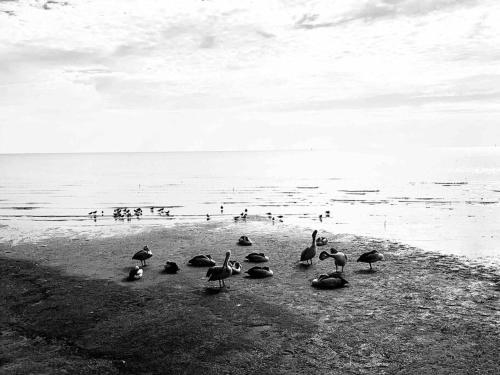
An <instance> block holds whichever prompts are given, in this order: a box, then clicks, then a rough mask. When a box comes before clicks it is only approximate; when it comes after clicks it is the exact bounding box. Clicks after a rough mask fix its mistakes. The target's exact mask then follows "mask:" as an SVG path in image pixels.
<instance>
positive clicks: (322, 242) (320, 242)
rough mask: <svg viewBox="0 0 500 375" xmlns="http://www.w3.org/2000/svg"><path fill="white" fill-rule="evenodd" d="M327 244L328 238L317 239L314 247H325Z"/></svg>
mask: <svg viewBox="0 0 500 375" xmlns="http://www.w3.org/2000/svg"><path fill="white" fill-rule="evenodd" d="M327 243H328V238H326V237H319V238H317V239H316V246H325V245H326V244H327Z"/></svg>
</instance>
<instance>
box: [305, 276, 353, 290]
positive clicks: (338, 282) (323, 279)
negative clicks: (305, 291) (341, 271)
mask: <svg viewBox="0 0 500 375" xmlns="http://www.w3.org/2000/svg"><path fill="white" fill-rule="evenodd" d="M348 283H349V282H348V281H347V280H346V279H344V278H343V277H342V276H340V275H338V274H337V273H335V272H332V273H329V274H322V275H319V276H318V277H317V278H316V279H314V280H313V281H312V283H311V284H312V286H314V287H316V288H323V289H335V288H342V287H343V286H344V285H345V284H348Z"/></svg>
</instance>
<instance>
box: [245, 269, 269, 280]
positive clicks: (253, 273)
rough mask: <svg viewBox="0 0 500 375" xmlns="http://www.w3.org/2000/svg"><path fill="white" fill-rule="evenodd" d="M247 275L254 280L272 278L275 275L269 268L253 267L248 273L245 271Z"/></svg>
mask: <svg viewBox="0 0 500 375" xmlns="http://www.w3.org/2000/svg"><path fill="white" fill-rule="evenodd" d="M245 273H248V275H249V276H250V277H254V278H256V279H257V278H259V279H261V278H264V277H270V276H272V275H273V271H272V270H270V269H269V267H252V268H250V269H249V270H248V271H245Z"/></svg>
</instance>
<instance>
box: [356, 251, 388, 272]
mask: <svg viewBox="0 0 500 375" xmlns="http://www.w3.org/2000/svg"><path fill="white" fill-rule="evenodd" d="M379 260H384V254H381V253H379V252H378V251H377V250H372V251H369V252H367V253H364V254H361V256H360V257H359V258H358V260H357V261H358V262H363V263H368V264H370V270H373V268H372V263H375V262H378V261H379Z"/></svg>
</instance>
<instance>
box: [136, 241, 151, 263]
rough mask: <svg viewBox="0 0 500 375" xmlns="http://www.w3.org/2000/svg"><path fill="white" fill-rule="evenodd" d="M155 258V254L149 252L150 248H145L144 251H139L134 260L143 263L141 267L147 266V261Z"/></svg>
mask: <svg viewBox="0 0 500 375" xmlns="http://www.w3.org/2000/svg"><path fill="white" fill-rule="evenodd" d="M152 256H153V253H152V252H151V250H149V248H148V246H147V245H146V246H144V248H143V249H142V250H139V251H138V252H137V253H135V254H134V256H133V257H132V259H136V260H140V261H141V266H146V259H149V258H151V257H152Z"/></svg>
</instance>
